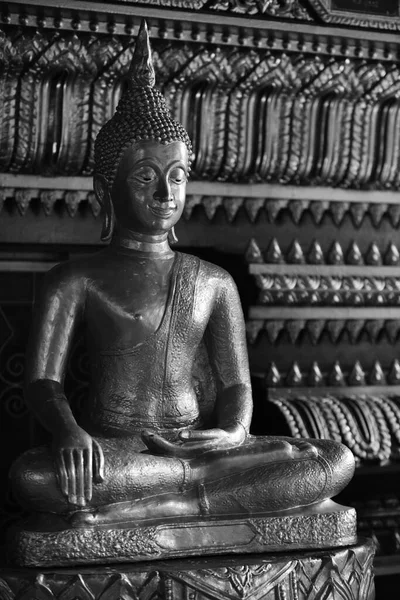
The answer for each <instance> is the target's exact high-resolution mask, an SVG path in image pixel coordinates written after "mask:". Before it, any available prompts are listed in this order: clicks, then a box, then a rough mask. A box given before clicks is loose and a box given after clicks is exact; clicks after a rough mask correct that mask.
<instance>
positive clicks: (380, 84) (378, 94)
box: [0, 0, 400, 223]
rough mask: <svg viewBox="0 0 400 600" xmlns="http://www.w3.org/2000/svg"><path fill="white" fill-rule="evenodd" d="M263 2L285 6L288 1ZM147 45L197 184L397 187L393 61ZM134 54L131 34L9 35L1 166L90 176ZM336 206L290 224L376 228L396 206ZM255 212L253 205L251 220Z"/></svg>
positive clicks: (1, 86) (1, 80)
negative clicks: (371, 223) (98, 139)
mask: <svg viewBox="0 0 400 600" xmlns="http://www.w3.org/2000/svg"><path fill="white" fill-rule="evenodd" d="M269 5H270V9H271V10H278V8H279V10H282V11H285V10H286V9H289V8H290V9H292V8H293V6H294V3H293V2H286V0H285V2H280V1H279V2H272V3H269ZM277 7H278V8H277ZM268 10H269V9H268ZM279 10H278V12H279ZM153 45H154V52H155V66H156V71H157V78H158V83H159V85H160V86H161V87H162V88H164V92H165V95H166V97H167V100H168V102H169V104H170V106H171V109H172V112H173V114H174V115H175V116H176V117H177V118H178V119H179V120H181V121H182V122H183V123H184V124H185V125H186V126H187V128H188V129H189V133H190V134H191V136H192V138H193V142H194V148H195V162H194V169H193V177H194V178H195V179H207V180H208V181H212V180H222V181H227V182H230V181H241V182H245V181H248V182H272V183H282V182H283V183H287V184H290V183H292V184H313V185H315V184H320V185H330V186H342V187H353V188H371V189H397V188H398V187H399V185H400V175H399V173H400V168H399V167H400V163H399V161H400V155H399V152H398V149H397V144H396V139H395V135H394V132H395V131H396V127H397V120H398V119H399V118H400V117H399V116H400V103H399V102H400V101H398V95H399V94H400V87H399V86H400V84H399V83H398V82H399V80H400V77H399V73H398V68H397V66H396V65H395V64H394V63H391V62H390V61H386V62H381V63H380V62H368V61H367V60H361V59H356V58H353V59H350V58H347V59H339V60H337V59H335V60H334V59H332V58H329V57H327V56H324V55H321V56H320V57H315V56H310V55H308V54H303V53H301V52H299V51H298V50H296V51H293V50H292V51H290V52H289V51H287V52H282V51H281V52H279V51H278V52H276V51H270V50H267V51H266V50H261V49H258V50H257V49H254V50H250V51H248V50H244V49H240V48H238V49H232V48H229V47H227V46H220V47H218V46H216V45H215V44H213V45H212V46H210V47H207V48H205V47H203V46H201V45H200V44H196V43H195V42H193V43H191V44H190V43H187V42H179V41H174V42H168V41H167V40H165V41H163V40H159V41H154V44H153ZM132 50H133V46H132V42H131V41H130V38H127V37H125V38H123V37H116V36H114V37H112V36H109V35H108V36H105V37H102V36H100V37H98V36H93V35H92V36H88V35H82V34H80V33H79V32H76V33H75V34H73V35H72V34H60V33H50V32H46V33H45V32H43V33H32V34H29V35H25V34H24V35H21V34H19V33H18V32H17V31H15V30H14V29H13V28H8V29H7V30H4V32H3V33H2V37H1V39H0V64H1V66H2V69H1V75H0V90H1V93H0V101H1V106H2V109H3V110H2V111H1V112H2V128H1V132H2V133H1V139H0V168H1V169H2V171H3V172H4V171H11V172H13V173H41V174H44V175H62V174H65V175H78V174H86V175H89V174H91V173H92V171H93V141H94V138H95V136H96V134H97V132H98V130H99V128H100V127H101V126H102V125H103V124H104V123H105V122H106V120H107V119H108V118H109V117H110V115H111V114H112V112H113V111H114V110H115V107H116V104H117V102H118V99H119V96H120V93H121V89H122V87H123V85H124V77H125V75H126V71H127V67H128V64H129V61H130V58H131V55H132ZM193 115H196V118H192V117H193ZM376 140H380V143H379V144H378V143H377V142H376ZM278 141H279V143H278ZM280 202H281V203H280V204H279V205H276V203H275V204H274V201H273V200H272V201H271V202H269V201H268V202H267V203H266V204H265V208H266V210H267V211H268V214H269V215H271V218H272V217H273V215H274V214H276V213H279V211H280V210H281V209H282V208H283V207H284V202H285V201H283V204H282V201H280ZM328 202H329V200H328ZM243 203H244V205H245V206H246V207H247V205H249V203H248V202H247V199H246V198H243ZM286 204H287V203H286ZM333 204H334V203H331V204H329V206H328V207H327V206H325V204H324V203H320V204H318V203H317V204H315V203H310V202H306V201H304V202H302V204H301V205H299V206H297V205H296V204H295V203H293V202H290V203H289V204H287V207H288V208H289V210H290V211H291V212H292V214H293V215H294V216H293V218H296V219H297V218H300V217H301V214H302V211H303V210H310V211H311V212H312V213H313V215H314V218H315V220H318V219H320V218H321V215H322V214H324V212H326V210H329V211H330V212H331V213H332V214H333V218H334V219H335V220H336V221H337V222H340V221H341V219H342V218H343V216H341V215H343V214H346V213H347V212H351V214H353V218H354V219H355V221H357V222H359V221H360V219H361V220H362V218H363V215H365V214H366V213H367V212H368V214H370V215H371V218H372V219H373V220H375V221H376V222H377V223H379V222H380V220H381V219H382V216H383V215H385V214H388V215H389V216H390V215H391V210H392V208H391V206H389V205H387V206H386V207H385V209H383V207H380V208H379V209H378V208H374V209H372V208H371V207H370V206H369V205H368V203H367V207H366V208H365V209H361V207H360V206H357V208H353V207H350V206H349V207H346V206H344V205H343V206H342V205H340V203H336V204H335V206H333ZM259 205H260V207H262V206H263V203H262V202H261V199H260V202H259ZM257 210H258V209H257V207H256V206H255V205H254V204H253V205H252V206H251V207H250V206H249V214H251V217H250V218H255V216H256V215H257ZM394 212H395V215H394V216H393V217H391V218H392V219H394V220H397V221H398V219H399V218H400V217H399V215H398V214H397V213H398V211H397V213H396V211H394ZM296 215H300V217H299V216H296ZM360 215H361V217H360Z"/></svg>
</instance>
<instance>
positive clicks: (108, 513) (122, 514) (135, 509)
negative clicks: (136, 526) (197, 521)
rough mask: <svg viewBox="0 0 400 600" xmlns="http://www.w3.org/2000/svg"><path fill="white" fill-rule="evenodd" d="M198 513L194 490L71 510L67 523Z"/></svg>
mask: <svg viewBox="0 0 400 600" xmlns="http://www.w3.org/2000/svg"><path fill="white" fill-rule="evenodd" d="M198 514H199V507H198V501H197V497H196V494H195V493H193V492H192V493H189V492H187V493H186V494H164V497H162V496H152V497H149V498H139V499H137V500H133V501H128V502H118V503H115V504H107V505H104V506H100V507H98V508H96V509H94V510H92V511H86V510H80V511H76V512H74V513H72V514H71V515H70V517H69V524H70V525H71V526H72V527H74V528H80V527H98V526H102V525H103V526H105V525H118V524H121V523H128V522H132V521H133V522H137V521H147V520H152V519H159V518H169V517H188V516H196V515H198Z"/></svg>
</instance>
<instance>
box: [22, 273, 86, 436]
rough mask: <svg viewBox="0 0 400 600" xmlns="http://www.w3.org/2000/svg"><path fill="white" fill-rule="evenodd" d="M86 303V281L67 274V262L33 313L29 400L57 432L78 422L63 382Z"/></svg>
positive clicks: (50, 275) (50, 281)
mask: <svg viewBox="0 0 400 600" xmlns="http://www.w3.org/2000/svg"><path fill="white" fill-rule="evenodd" d="M83 304H84V290H83V282H82V281H81V280H80V279H79V278H78V277H74V276H72V275H71V274H69V273H65V266H64V265H63V266H61V267H56V268H55V269H53V270H52V271H50V272H49V273H48V274H47V275H46V278H45V282H44V285H43V287H42V290H41V293H40V294H39V297H38V299H37V301H36V304H35V309H34V314H33V322H32V328H31V333H30V341H29V345H28V351H27V361H26V375H25V399H26V403H27V404H28V406H29V407H30V408H31V410H32V412H33V413H34V414H35V416H36V417H37V418H38V420H39V421H40V422H41V424H42V425H43V426H44V427H45V429H47V430H48V431H49V432H50V433H52V434H53V435H54V434H56V433H60V431H63V430H65V429H68V428H70V427H73V426H74V425H76V421H75V418H74V416H73V414H72V411H71V408H70V406H69V403H68V401H67V398H66V396H65V394H64V387H63V383H64V376H65V370H66V366H67V359H68V354H69V350H70V347H71V343H72V340H73V336H74V333H75V331H76V328H77V326H78V325H79V322H80V319H81V314H82V310H83Z"/></svg>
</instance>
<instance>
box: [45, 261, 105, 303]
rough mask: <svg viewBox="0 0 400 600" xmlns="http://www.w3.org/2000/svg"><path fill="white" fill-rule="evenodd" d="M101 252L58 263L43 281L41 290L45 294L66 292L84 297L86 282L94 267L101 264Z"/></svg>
mask: <svg viewBox="0 0 400 600" xmlns="http://www.w3.org/2000/svg"><path fill="white" fill-rule="evenodd" d="M101 254H102V252H96V253H95V254H93V255H89V256H87V257H84V258H75V259H71V260H66V261H65V262H62V263H59V264H58V265H56V266H55V267H53V268H52V269H50V270H49V271H48V272H47V273H46V275H45V277H44V281H43V286H42V290H43V292H44V293H45V294H46V293H50V294H51V293H52V294H55V293H56V294H59V293H62V292H63V291H65V292H66V291H68V293H69V294H71V292H74V294H75V296H82V297H83V296H84V295H85V293H86V288H87V282H88V281H90V280H91V279H92V278H93V275H94V272H95V271H96V266H97V265H100V264H101V262H102V258H101V256H100V255H101Z"/></svg>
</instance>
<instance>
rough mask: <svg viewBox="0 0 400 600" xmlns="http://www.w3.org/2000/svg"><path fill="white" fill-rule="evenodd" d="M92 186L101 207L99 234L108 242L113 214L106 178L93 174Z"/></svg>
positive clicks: (113, 219)
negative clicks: (101, 226) (101, 220)
mask: <svg viewBox="0 0 400 600" xmlns="http://www.w3.org/2000/svg"><path fill="white" fill-rule="evenodd" d="M93 188H94V193H95V194H96V198H97V200H98V202H99V204H100V205H101V207H102V208H103V214H104V216H103V228H102V230H101V236H100V237H101V241H102V242H109V241H110V240H111V238H112V235H113V232H114V226H115V214H114V207H113V203H112V200H111V194H110V188H109V185H108V181H107V179H106V178H105V177H104V176H103V175H99V174H95V176H94V178H93Z"/></svg>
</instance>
